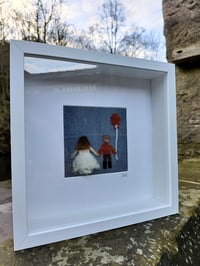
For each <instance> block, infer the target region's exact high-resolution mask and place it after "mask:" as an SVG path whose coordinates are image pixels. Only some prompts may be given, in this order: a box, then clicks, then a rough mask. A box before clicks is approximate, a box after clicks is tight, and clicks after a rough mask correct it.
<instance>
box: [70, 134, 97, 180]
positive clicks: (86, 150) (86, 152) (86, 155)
mask: <svg viewBox="0 0 200 266" xmlns="http://www.w3.org/2000/svg"><path fill="white" fill-rule="evenodd" d="M93 154H94V155H96V156H99V154H98V153H97V152H96V151H95V150H94V149H93V148H92V147H91V146H90V142H89V140H88V138H87V137H86V136H81V137H80V138H79V139H78V142H77V145H76V149H75V150H74V152H73V153H72V155H71V158H74V157H75V156H76V157H75V158H74V160H73V163H72V171H73V173H75V174H77V173H79V174H81V175H88V174H91V173H92V172H93V171H94V170H95V169H99V168H100V165H99V163H98V161H97V160H96V158H95V157H94V155H93Z"/></svg>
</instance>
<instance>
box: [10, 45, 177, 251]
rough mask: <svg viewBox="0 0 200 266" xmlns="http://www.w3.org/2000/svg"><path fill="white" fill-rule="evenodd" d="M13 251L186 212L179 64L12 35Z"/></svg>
mask: <svg viewBox="0 0 200 266" xmlns="http://www.w3.org/2000/svg"><path fill="white" fill-rule="evenodd" d="M10 58H11V59H10V60H11V61H10V73H11V145H12V146H11V147H12V192H13V226H14V249H15V250H20V249H25V248H29V247H33V246H38V245H43V244H47V243H51V242H56V241H60V240H64V239H70V238H74V237H78V236H83V235H87V234H92V233H96V232H101V231H105V230H110V229H113V228H118V227H122V226H127V225H131V224H134V223H138V222H143V221H147V220H150V219H155V218H159V217H163V216H166V215H171V214H175V213H177V212H178V178H177V140H176V89H175V70H174V65H172V64H168V63H161V62H155V61H147V60H141V59H135V58H128V57H122V56H116V55H108V54H103V53H99V52H92V51H86V50H84V51H83V50H78V49H71V48H66V47H57V46H51V45H46V44H39V43H32V42H26V41H12V42H11V56H10Z"/></svg>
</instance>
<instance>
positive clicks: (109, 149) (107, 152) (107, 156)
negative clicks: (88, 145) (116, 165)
mask: <svg viewBox="0 0 200 266" xmlns="http://www.w3.org/2000/svg"><path fill="white" fill-rule="evenodd" d="M103 142H104V143H103V144H102V145H101V147H100V148H99V151H98V153H99V154H100V155H101V154H103V169H108V168H112V158H111V154H112V153H113V154H116V153H117V152H116V151H115V149H114V148H113V146H112V145H111V144H110V143H109V142H110V138H109V136H108V135H103Z"/></svg>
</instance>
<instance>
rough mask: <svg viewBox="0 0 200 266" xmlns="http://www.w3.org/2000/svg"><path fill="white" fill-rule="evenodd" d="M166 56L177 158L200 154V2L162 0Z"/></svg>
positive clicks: (198, 155) (192, 0) (193, 0)
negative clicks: (172, 79)
mask: <svg viewBox="0 0 200 266" xmlns="http://www.w3.org/2000/svg"><path fill="white" fill-rule="evenodd" d="M163 17H164V34H165V37H166V44H167V58H168V61H169V62H172V63H175V64H176V87H177V126H178V152H179V159H180V160H181V159H184V158H192V157H200V1H199V0H173V1H171V0H163Z"/></svg>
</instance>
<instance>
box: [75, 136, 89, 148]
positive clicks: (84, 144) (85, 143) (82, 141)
mask: <svg viewBox="0 0 200 266" xmlns="http://www.w3.org/2000/svg"><path fill="white" fill-rule="evenodd" d="M89 147H90V142H89V140H88V138H87V137H86V136H81V137H80V138H79V139H78V142H77V145H76V149H77V150H86V149H89Z"/></svg>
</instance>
